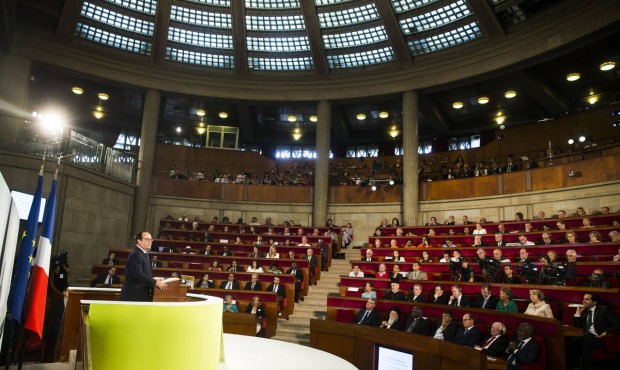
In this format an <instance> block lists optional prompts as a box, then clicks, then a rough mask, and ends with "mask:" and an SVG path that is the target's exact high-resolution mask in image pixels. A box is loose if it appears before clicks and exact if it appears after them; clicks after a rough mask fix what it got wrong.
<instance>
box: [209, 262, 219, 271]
mask: <svg viewBox="0 0 620 370" xmlns="http://www.w3.org/2000/svg"><path fill="white" fill-rule="evenodd" d="M207 270H209V271H222V268H221V267H220V263H219V262H218V261H213V262H211V266H209V268H208V269H207Z"/></svg>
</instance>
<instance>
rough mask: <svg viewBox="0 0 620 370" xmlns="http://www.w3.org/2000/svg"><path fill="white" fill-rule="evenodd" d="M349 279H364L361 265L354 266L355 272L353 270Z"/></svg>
mask: <svg viewBox="0 0 620 370" xmlns="http://www.w3.org/2000/svg"><path fill="white" fill-rule="evenodd" d="M349 277H358V278H362V277H364V273H363V272H362V271H361V270H360V266H359V265H354V266H353V270H351V272H349Z"/></svg>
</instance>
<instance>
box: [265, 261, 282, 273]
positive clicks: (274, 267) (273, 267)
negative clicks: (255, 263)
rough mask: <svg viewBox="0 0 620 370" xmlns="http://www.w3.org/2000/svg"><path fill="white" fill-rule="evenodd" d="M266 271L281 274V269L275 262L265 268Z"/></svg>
mask: <svg viewBox="0 0 620 370" xmlns="http://www.w3.org/2000/svg"><path fill="white" fill-rule="evenodd" d="M267 272H268V273H270V274H282V270H280V269H279V268H278V264H277V263H275V262H273V263H272V264H271V265H269V269H267Z"/></svg>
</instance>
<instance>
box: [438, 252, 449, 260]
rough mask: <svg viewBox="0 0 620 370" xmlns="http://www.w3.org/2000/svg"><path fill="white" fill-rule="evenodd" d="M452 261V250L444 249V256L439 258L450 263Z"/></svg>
mask: <svg viewBox="0 0 620 370" xmlns="http://www.w3.org/2000/svg"><path fill="white" fill-rule="evenodd" d="M450 261H451V257H450V252H448V251H444V252H443V257H442V258H441V259H440V260H439V262H441V263H449V262H450Z"/></svg>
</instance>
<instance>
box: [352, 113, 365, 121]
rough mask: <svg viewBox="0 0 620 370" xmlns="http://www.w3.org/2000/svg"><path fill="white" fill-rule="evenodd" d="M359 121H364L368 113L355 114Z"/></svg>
mask: <svg viewBox="0 0 620 370" xmlns="http://www.w3.org/2000/svg"><path fill="white" fill-rule="evenodd" d="M355 117H356V118H357V119H358V120H359V121H363V120H365V119H366V115H365V114H364V113H358V114H357V116H355Z"/></svg>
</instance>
